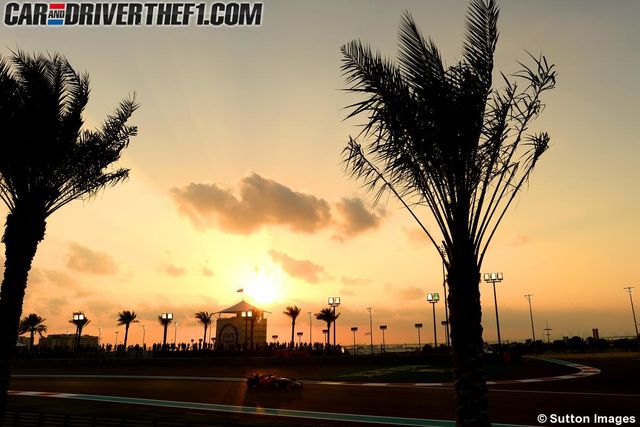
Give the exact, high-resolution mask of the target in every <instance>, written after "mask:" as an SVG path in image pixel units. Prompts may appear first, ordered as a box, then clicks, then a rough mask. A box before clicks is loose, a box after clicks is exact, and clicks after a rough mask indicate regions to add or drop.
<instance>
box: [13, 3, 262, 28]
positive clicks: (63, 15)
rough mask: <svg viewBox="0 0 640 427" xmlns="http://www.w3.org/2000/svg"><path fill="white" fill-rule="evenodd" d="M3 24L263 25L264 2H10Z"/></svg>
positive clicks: (85, 25) (81, 25) (89, 25)
mask: <svg viewBox="0 0 640 427" xmlns="http://www.w3.org/2000/svg"><path fill="white" fill-rule="evenodd" d="M4 25H6V26H9V27H13V26H76V27H91V26H119V27H122V26H133V27H144V26H168V27H184V26H189V25H195V26H198V27H220V26H227V27H238V26H240V27H251V26H260V25H262V3H259V2H255V3H254V2H229V3H222V2H214V3H210V4H207V3H142V2H127V3H118V2H114V3H108V2H103V3H94V2H66V3H17V2H9V3H7V4H6V5H5V8H4Z"/></svg>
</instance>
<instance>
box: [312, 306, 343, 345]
mask: <svg viewBox="0 0 640 427" xmlns="http://www.w3.org/2000/svg"><path fill="white" fill-rule="evenodd" d="M338 317H340V313H338V314H335V313H334V312H333V309H331V308H323V309H322V310H320V313H316V319H318V320H323V321H325V322H327V344H329V337H330V336H331V324H332V323H333V322H335V321H336V319H337V318H338Z"/></svg>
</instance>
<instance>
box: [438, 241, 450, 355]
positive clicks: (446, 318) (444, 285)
mask: <svg viewBox="0 0 640 427" xmlns="http://www.w3.org/2000/svg"><path fill="white" fill-rule="evenodd" d="M438 250H439V251H440V254H441V255H442V289H443V290H444V321H445V322H446V323H444V325H445V332H446V334H445V338H446V340H447V348H449V345H450V338H449V305H448V304H447V273H446V271H445V266H444V259H445V256H446V255H447V249H446V248H445V246H444V245H440V246H438Z"/></svg>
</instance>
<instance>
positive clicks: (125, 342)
mask: <svg viewBox="0 0 640 427" xmlns="http://www.w3.org/2000/svg"><path fill="white" fill-rule="evenodd" d="M127 338H129V324H128V323H127V324H126V325H124V351H127Z"/></svg>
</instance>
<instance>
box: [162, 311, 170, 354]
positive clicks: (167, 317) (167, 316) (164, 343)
mask: <svg viewBox="0 0 640 427" xmlns="http://www.w3.org/2000/svg"><path fill="white" fill-rule="evenodd" d="M160 320H161V321H162V326H163V327H164V334H163V335H162V349H163V350H165V349H166V347H167V328H168V327H169V323H171V322H173V313H162V314H161V315H160Z"/></svg>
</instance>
